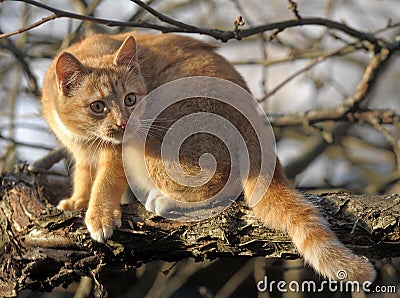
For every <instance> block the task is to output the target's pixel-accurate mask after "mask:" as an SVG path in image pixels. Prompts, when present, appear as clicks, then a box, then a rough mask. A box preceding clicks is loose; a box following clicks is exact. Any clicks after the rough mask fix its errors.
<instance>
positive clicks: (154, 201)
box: [145, 188, 176, 216]
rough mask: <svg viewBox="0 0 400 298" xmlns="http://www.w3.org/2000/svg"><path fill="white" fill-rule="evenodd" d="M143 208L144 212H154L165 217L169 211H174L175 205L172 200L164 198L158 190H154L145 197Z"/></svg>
mask: <svg viewBox="0 0 400 298" xmlns="http://www.w3.org/2000/svg"><path fill="white" fill-rule="evenodd" d="M145 207H146V210H148V211H151V212H154V213H155V214H157V215H159V216H165V215H166V214H168V213H170V212H171V210H174V209H176V204H175V203H174V200H173V199H170V198H168V197H166V196H165V195H164V194H162V193H161V192H160V191H159V190H158V189H156V188H154V189H152V190H151V191H150V193H149V195H148V197H147V200H146V204H145Z"/></svg>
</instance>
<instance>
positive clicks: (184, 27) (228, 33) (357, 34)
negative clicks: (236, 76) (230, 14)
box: [0, 0, 384, 46]
mask: <svg viewBox="0 0 400 298" xmlns="http://www.w3.org/2000/svg"><path fill="white" fill-rule="evenodd" d="M9 1H14V2H23V3H27V4H30V5H33V6H36V7H39V8H42V9H45V10H47V11H50V12H52V13H53V14H52V15H50V16H48V17H45V18H42V19H41V20H40V21H37V22H35V23H33V24H31V25H29V26H26V27H23V28H20V29H18V30H15V31H12V32H9V33H5V34H1V35H0V39H1V38H5V37H9V36H12V35H15V34H19V33H22V32H25V31H27V30H30V29H32V28H35V27H38V26H40V25H42V24H44V23H46V22H49V21H51V20H54V19H58V18H70V19H77V20H83V21H90V22H95V23H99V24H103V25H106V26H109V27H115V26H125V27H135V28H148V29H155V30H159V31H161V32H164V33H167V32H184V33H199V34H204V35H208V36H212V37H214V38H215V39H217V40H221V41H223V42H227V41H228V40H230V39H238V40H240V39H242V38H245V37H250V36H253V35H256V34H259V33H262V32H266V31H272V30H278V31H279V32H281V31H283V30H284V29H286V28H291V27H297V26H305V25H319V26H324V27H327V28H330V29H335V30H339V31H341V32H343V33H346V34H348V35H349V36H352V37H354V38H356V39H359V40H363V41H368V42H370V43H372V44H374V45H375V46H381V45H382V44H384V42H383V41H381V40H379V39H377V38H376V37H375V36H374V35H372V34H370V33H367V32H363V31H361V30H357V29H354V28H352V27H350V26H348V25H346V24H344V23H339V22H336V21H333V20H329V19H324V18H300V19H295V20H288V21H281V22H273V23H270V24H264V25H260V26H254V27H251V28H248V29H241V30H238V31H237V32H236V31H235V30H220V29H212V28H202V27H196V26H192V25H189V24H186V23H183V22H180V21H177V20H174V19H172V18H170V17H168V16H166V15H164V14H162V13H160V12H158V11H156V10H155V9H153V8H151V6H149V5H147V4H146V3H144V2H143V1H140V0H130V1H132V2H134V3H135V4H136V5H138V6H140V7H142V8H143V9H144V10H146V11H147V12H149V13H150V14H152V15H154V16H155V17H157V18H158V19H159V20H160V21H162V22H164V23H167V24H169V25H172V26H168V25H160V24H154V23H148V22H144V21H140V22H124V21H116V20H109V19H104V18H97V17H93V16H87V15H82V14H77V13H72V12H67V11H64V10H60V9H57V8H55V7H52V6H49V5H46V4H43V3H41V2H38V1H35V0H0V3H3V2H9Z"/></svg>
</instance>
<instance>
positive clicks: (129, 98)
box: [124, 93, 136, 107]
mask: <svg viewBox="0 0 400 298" xmlns="http://www.w3.org/2000/svg"><path fill="white" fill-rule="evenodd" d="M135 103H136V94H135V93H129V94H127V95H126V96H125V99H124V104H125V105H126V106H127V107H131V106H133V105H134V104H135Z"/></svg>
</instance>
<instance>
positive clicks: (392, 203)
mask: <svg viewBox="0 0 400 298" xmlns="http://www.w3.org/2000/svg"><path fill="white" fill-rule="evenodd" d="M43 178H45V177H43V176H36V175H34V174H33V173H31V172H29V171H28V170H27V166H26V165H19V166H18V167H17V169H16V171H15V172H14V173H7V174H4V175H3V176H2V179H1V180H2V181H1V182H2V183H1V185H2V186H1V194H2V200H1V201H0V240H1V241H0V251H2V252H3V256H2V258H3V260H4V262H3V263H2V265H1V270H0V295H1V296H7V297H8V296H15V295H16V294H17V293H18V292H19V291H20V290H22V289H24V288H34V289H41V290H50V289H51V288H53V287H55V286H57V285H60V284H68V283H70V282H72V281H73V280H74V279H76V278H77V277H78V276H91V277H93V278H95V280H99V279H101V274H102V270H103V269H104V268H103V266H102V264H104V263H107V265H108V267H113V268H121V269H122V268H127V267H135V266H140V265H141V264H143V263H146V262H149V261H152V260H166V261H177V260H181V259H183V258H189V257H191V258H195V260H197V261H202V260H204V259H210V260H212V259H215V258H220V257H225V256H247V257H251V256H265V257H277V256H278V257H286V258H298V255H297V253H296V250H295V248H294V247H293V245H292V243H291V242H290V240H289V238H288V237H287V236H286V235H285V234H283V233H280V232H276V231H273V230H270V229H268V228H265V227H263V226H261V225H260V224H259V222H258V221H257V220H256V219H255V218H254V217H253V214H252V212H251V210H249V209H248V208H247V207H245V206H243V205H242V204H240V203H235V204H234V205H233V206H231V207H230V208H228V209H227V210H226V211H225V212H223V213H222V214H220V215H219V216H217V217H214V218H211V219H208V220H205V221H201V222H195V223H189V224H187V223H186V224H183V223H177V222H171V221H168V220H164V219H161V218H159V217H153V216H151V215H149V214H148V213H147V212H145V211H144V210H143V208H142V206H141V205H140V204H139V205H130V206H124V207H123V226H122V228H121V229H118V230H116V231H115V234H114V235H113V237H112V240H109V241H107V243H105V244H100V243H96V242H94V241H93V240H92V239H91V238H90V236H89V233H88V231H87V230H86V228H85V226H84V222H83V220H84V212H83V211H76V212H62V211H59V210H57V209H55V208H54V206H53V205H50V204H49V203H48V202H47V201H46V200H45V199H44V197H45V195H44V194H45V193H46V194H47V195H46V196H47V197H48V198H50V197H51V196H49V195H48V194H49V190H53V191H57V192H58V196H60V194H59V192H60V189H59V186H57V187H55V186H54V185H53V188H51V189H49V188H43V187H40V185H43V181H44V180H43ZM64 194H65V193H64ZM309 199H310V200H311V201H313V202H314V203H315V204H316V205H318V206H319V207H320V208H321V210H322V212H323V213H324V215H325V216H326V217H327V218H328V220H329V221H330V223H331V224H332V229H333V230H334V231H335V232H336V233H337V235H338V237H339V238H340V239H341V241H343V242H344V243H345V244H347V245H348V246H349V247H350V248H352V249H353V250H354V251H355V252H357V253H358V254H362V255H366V256H368V257H370V258H373V259H381V258H384V257H397V256H400V245H399V244H400V226H399V220H400V196H399V195H391V196H371V197H366V196H356V195H349V194H345V193H341V194H325V195H323V196H319V197H317V196H309Z"/></svg>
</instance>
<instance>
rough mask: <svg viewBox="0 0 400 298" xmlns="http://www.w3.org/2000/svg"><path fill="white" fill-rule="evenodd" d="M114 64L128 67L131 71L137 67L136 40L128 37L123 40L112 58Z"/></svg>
mask: <svg viewBox="0 0 400 298" xmlns="http://www.w3.org/2000/svg"><path fill="white" fill-rule="evenodd" d="M114 64H115V65H117V66H124V65H125V66H129V67H130V68H132V69H134V68H136V67H137V64H138V62H137V55H136V40H135V38H134V37H133V36H128V37H127V38H126V39H125V41H124V42H123V44H122V45H121V47H120V48H119V50H118V52H117V54H116V55H115V57H114Z"/></svg>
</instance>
